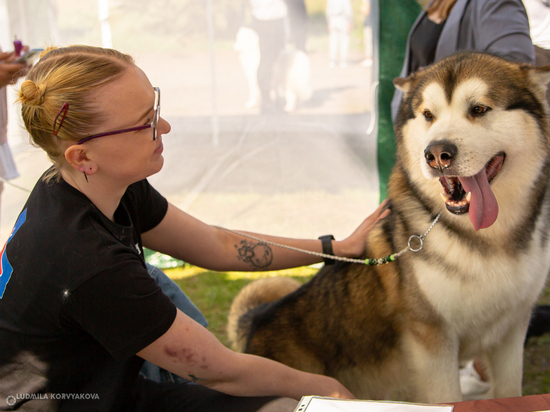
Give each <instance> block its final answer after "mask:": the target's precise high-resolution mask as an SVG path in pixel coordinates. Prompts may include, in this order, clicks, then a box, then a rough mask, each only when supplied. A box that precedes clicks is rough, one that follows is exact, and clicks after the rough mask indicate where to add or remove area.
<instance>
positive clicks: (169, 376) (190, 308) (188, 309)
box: [140, 263, 208, 383]
mask: <svg viewBox="0 0 550 412" xmlns="http://www.w3.org/2000/svg"><path fill="white" fill-rule="evenodd" d="M147 270H148V271H149V275H151V277H152V278H153V279H154V280H155V282H156V284H157V285H159V287H160V288H161V289H162V291H163V292H164V294H165V295H166V296H168V298H169V299H170V300H171V301H172V302H173V303H174V305H176V307H177V308H178V309H179V310H181V311H182V312H183V313H185V314H186V315H187V316H189V317H190V318H191V319H193V320H195V321H196V322H197V323H199V324H201V325H202V326H204V327H206V326H208V322H207V321H206V318H205V317H204V315H203V314H202V313H201V311H200V310H198V309H197V307H196V306H195V305H194V304H193V302H191V300H190V299H189V298H188V297H187V295H186V294H185V293H184V292H183V291H182V290H181V289H180V287H179V286H178V285H177V284H176V282H174V281H173V280H172V279H170V278H169V277H168V276H166V274H165V273H164V272H163V271H162V270H160V269H159V268H157V267H155V266H153V265H150V264H149V263H147ZM140 374H141V375H142V376H143V377H144V378H146V379H149V380H152V381H155V382H176V383H185V382H186V383H189V381H188V380H186V379H184V378H182V377H180V376H178V375H175V374H173V373H171V372H168V371H167V370H165V369H163V368H160V367H159V366H157V365H155V364H153V363H151V362H148V361H145V363H144V364H143V367H142V368H141V371H140Z"/></svg>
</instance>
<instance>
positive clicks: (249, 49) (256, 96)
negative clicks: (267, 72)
mask: <svg viewBox="0 0 550 412" xmlns="http://www.w3.org/2000/svg"><path fill="white" fill-rule="evenodd" d="M233 50H235V51H236V52H238V54H239V61H240V63H241V67H242V69H243V71H244V75H245V77H246V83H247V85H248V100H247V102H246V104H245V106H246V107H247V108H249V109H250V108H252V107H256V106H258V104H259V103H260V87H259V86H258V77H257V74H258V66H259V64H260V42H259V39H258V34H257V33H256V32H255V31H254V30H252V29H251V28H249V27H244V26H243V27H240V28H239V30H238V31H237V36H236V38H235V43H233Z"/></svg>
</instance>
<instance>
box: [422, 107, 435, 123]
mask: <svg viewBox="0 0 550 412" xmlns="http://www.w3.org/2000/svg"><path fill="white" fill-rule="evenodd" d="M422 114H423V115H424V118H425V119H426V120H427V121H429V122H431V121H432V120H433V118H434V115H433V114H432V112H430V111H429V110H428V109H424V111H423V112H422Z"/></svg>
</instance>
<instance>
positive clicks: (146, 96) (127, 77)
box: [93, 65, 155, 112]
mask: <svg viewBox="0 0 550 412" xmlns="http://www.w3.org/2000/svg"><path fill="white" fill-rule="evenodd" d="M93 99H94V100H95V103H96V104H98V105H99V106H100V107H103V108H105V109H107V110H108V111H111V112H121V111H122V112H123V111H130V112H132V111H135V110H139V111H140V112H141V111H143V109H145V108H146V107H148V106H151V107H152V104H153V102H154V99H155V92H154V89H153V86H152V85H151V82H150V81H149V79H148V78H147V76H146V75H145V73H144V72H143V70H141V69H140V68H139V67H137V66H135V65H132V66H129V67H128V69H127V70H125V71H124V72H123V74H122V75H121V76H118V77H117V78H116V79H114V80H113V81H112V82H109V83H107V84H105V85H104V86H102V87H100V88H99V89H98V90H97V92H96V93H95V96H94V97H93Z"/></svg>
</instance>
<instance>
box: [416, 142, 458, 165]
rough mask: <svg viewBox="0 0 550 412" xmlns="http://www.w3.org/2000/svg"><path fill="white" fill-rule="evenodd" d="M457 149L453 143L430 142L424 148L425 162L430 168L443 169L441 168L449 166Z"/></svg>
mask: <svg viewBox="0 0 550 412" xmlns="http://www.w3.org/2000/svg"><path fill="white" fill-rule="evenodd" d="M457 151H458V149H457V147H456V146H455V145H454V144H451V143H446V142H437V143H432V144H430V145H429V146H428V147H427V148H426V150H424V157H425V158H426V163H428V165H429V166H430V167H431V168H432V169H438V170H440V171H443V169H447V168H448V167H451V165H452V163H453V160H454V158H455V157H456V153H457Z"/></svg>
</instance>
